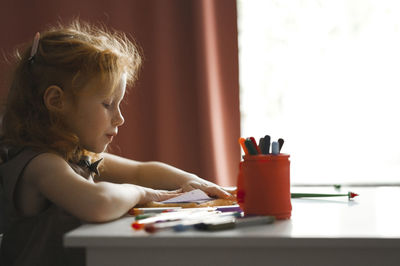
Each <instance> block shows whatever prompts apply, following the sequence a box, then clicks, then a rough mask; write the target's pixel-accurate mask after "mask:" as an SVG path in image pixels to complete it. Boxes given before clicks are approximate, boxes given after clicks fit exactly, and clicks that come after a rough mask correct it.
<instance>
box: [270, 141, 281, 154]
mask: <svg viewBox="0 0 400 266" xmlns="http://www.w3.org/2000/svg"><path fill="white" fill-rule="evenodd" d="M271 147H272V154H273V155H278V154H279V143H278V142H276V141H273V142H272V145H271Z"/></svg>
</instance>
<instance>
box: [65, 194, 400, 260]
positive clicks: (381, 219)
mask: <svg viewBox="0 0 400 266" xmlns="http://www.w3.org/2000/svg"><path fill="white" fill-rule="evenodd" d="M348 190H350V191H354V192H356V193H359V194H360V196H359V197H357V198H355V200H354V201H348V200H347V199H346V198H326V199H292V206H293V211H292V218H291V219H290V220H285V221H277V222H275V223H274V224H272V225H261V226H255V227H247V228H241V229H234V230H227V231H219V232H199V231H187V232H182V233H175V232H173V231H171V232H169V231H168V232H167V231H163V232H159V233H155V234H147V233H146V232H143V231H134V230H133V229H132V228H131V226H130V224H131V223H132V222H133V221H134V218H132V217H123V218H121V219H119V220H116V221H113V222H109V223H104V224H86V225H83V226H81V227H79V228H77V229H76V230H73V231H71V232H69V233H68V234H66V235H65V238H64V243H65V245H66V246H69V247H85V248H86V251H87V252H86V256H87V258H86V259H87V265H89V266H91V265H96V266H102V265H117V266H125V265H219V266H221V265H351V266H356V265H400V208H399V205H400V188H399V187H377V188H374V187H372V188H346V187H343V188H342V189H341V192H344V193H346V192H347V191H348ZM317 191H318V192H321V191H322V192H327V193H328V192H335V190H334V189H333V188H332V189H331V188H297V187H296V188H292V192H317Z"/></svg>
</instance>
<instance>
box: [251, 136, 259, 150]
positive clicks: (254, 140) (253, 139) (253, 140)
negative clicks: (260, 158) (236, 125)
mask: <svg viewBox="0 0 400 266" xmlns="http://www.w3.org/2000/svg"><path fill="white" fill-rule="evenodd" d="M250 140H251V142H253V145H254V147H256V150H257V154H261V150H260V147H258V145H257V142H256V139H255V138H254V137H250Z"/></svg>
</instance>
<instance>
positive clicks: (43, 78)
mask: <svg viewBox="0 0 400 266" xmlns="http://www.w3.org/2000/svg"><path fill="white" fill-rule="evenodd" d="M31 49H32V42H30V43H29V45H24V46H23V48H22V50H21V51H22V52H20V51H18V50H17V51H16V57H15V58H16V64H15V69H14V71H13V75H12V77H11V80H12V82H11V85H10V90H9V93H8V98H7V103H6V106H5V110H4V113H3V121H2V132H1V134H2V139H3V141H5V142H6V143H10V144H11V145H16V146H30V147H37V148H40V149H43V150H46V151H50V152H56V153H58V154H60V155H62V156H63V157H64V158H65V159H66V160H73V161H75V160H78V159H79V158H80V156H81V155H82V154H84V153H86V151H85V150H83V149H81V148H80V147H79V139H78V137H77V136H76V135H75V134H73V132H68V131H67V130H66V129H65V127H64V126H63V121H62V120H63V119H62V117H61V116H60V115H59V114H57V113H53V112H50V111H49V110H48V109H47V108H46V106H45V105H44V102H43V94H44V92H45V90H46V89H47V88H48V87H49V86H51V85H57V86H59V87H61V88H62V89H63V90H68V91H69V92H71V93H72V95H74V97H75V96H77V95H79V92H80V90H81V89H82V88H83V87H84V86H85V85H86V84H87V83H88V82H89V81H90V80H91V79H93V78H94V77H99V78H100V79H101V80H103V81H104V82H108V83H109V84H110V92H109V93H112V90H113V88H115V86H116V85H117V83H118V82H119V80H120V77H121V75H122V74H123V73H126V75H127V82H128V85H130V84H132V83H133V82H134V81H135V80H136V79H137V74H138V71H139V69H140V65H141V56H140V51H139V48H138V47H137V46H136V45H135V43H134V42H133V41H131V40H129V39H128V38H127V36H126V35H125V34H123V33H121V32H117V31H110V30H107V29H106V28H105V27H104V26H102V27H100V26H94V25H90V24H89V23H86V22H81V21H79V20H74V21H73V22H71V23H70V24H69V25H65V26H64V25H62V24H61V23H59V24H58V25H57V26H53V27H50V28H49V29H48V30H46V31H44V32H42V33H41V37H40V40H39V47H38V50H37V53H36V55H35V56H34V58H33V61H32V62H31V61H30V60H29V57H30V52H31Z"/></svg>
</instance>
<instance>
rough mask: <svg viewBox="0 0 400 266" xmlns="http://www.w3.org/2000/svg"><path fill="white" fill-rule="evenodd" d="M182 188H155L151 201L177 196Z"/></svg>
mask: <svg viewBox="0 0 400 266" xmlns="http://www.w3.org/2000/svg"><path fill="white" fill-rule="evenodd" d="M182 193H183V191H182V189H177V190H172V191H162V190H155V193H154V195H153V199H152V200H153V201H164V200H167V199H170V198H174V197H177V196H179V195H182Z"/></svg>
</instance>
